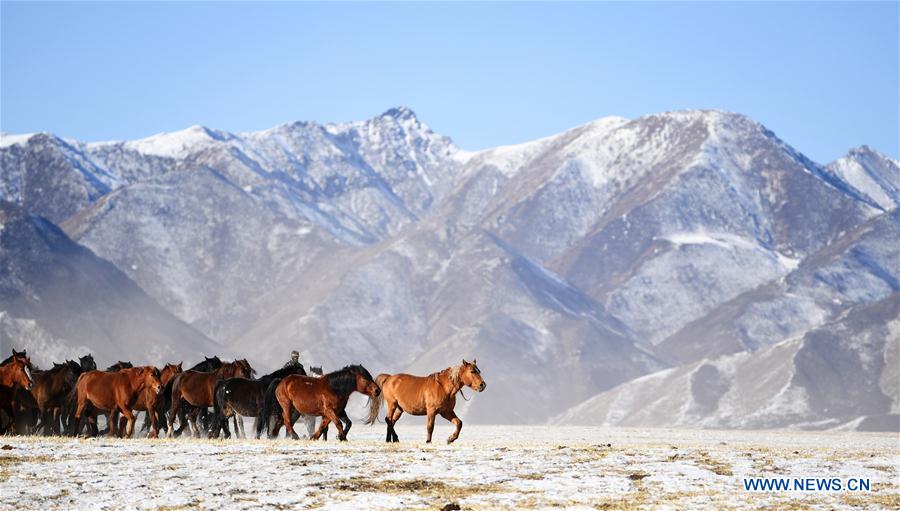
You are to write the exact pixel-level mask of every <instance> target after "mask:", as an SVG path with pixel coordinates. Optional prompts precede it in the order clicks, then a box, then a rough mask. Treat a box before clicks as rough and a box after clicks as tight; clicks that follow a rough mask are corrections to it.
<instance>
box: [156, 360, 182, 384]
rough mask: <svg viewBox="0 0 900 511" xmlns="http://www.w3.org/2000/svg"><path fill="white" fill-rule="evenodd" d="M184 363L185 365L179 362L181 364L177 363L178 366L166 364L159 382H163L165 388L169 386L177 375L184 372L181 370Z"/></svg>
mask: <svg viewBox="0 0 900 511" xmlns="http://www.w3.org/2000/svg"><path fill="white" fill-rule="evenodd" d="M183 363H184V362H179V363H177V364H166V365H165V366H164V367H163V370H162V373H161V375H160V377H159V381H160V382H162V384H163V386H166V385H168V384H169V380H171V379H172V378H174V377H175V375H177V374H178V373H181V372H183V369H182V368H181V365H182V364H183Z"/></svg>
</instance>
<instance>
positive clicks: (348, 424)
mask: <svg viewBox="0 0 900 511" xmlns="http://www.w3.org/2000/svg"><path fill="white" fill-rule="evenodd" d="M340 419H341V422H343V423H344V439H346V438H347V435H349V434H350V428H352V427H353V421H351V420H350V417H347V410H344V411H342V412H341V416H340Z"/></svg>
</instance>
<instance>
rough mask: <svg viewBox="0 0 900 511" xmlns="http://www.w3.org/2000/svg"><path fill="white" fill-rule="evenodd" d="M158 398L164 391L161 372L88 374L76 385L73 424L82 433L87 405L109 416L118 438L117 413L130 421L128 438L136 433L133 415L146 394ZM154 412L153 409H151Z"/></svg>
mask: <svg viewBox="0 0 900 511" xmlns="http://www.w3.org/2000/svg"><path fill="white" fill-rule="evenodd" d="M148 389H149V390H150V392H151V393H152V394H153V395H154V396H156V395H158V394H159V392H160V391H161V390H162V383H161V382H160V381H159V369H157V368H155V367H152V366H147V367H131V368H127V369H122V370H120V371H118V372H114V373H113V372H106V371H88V372H86V373H84V374H82V375H81V376H80V377H79V378H78V382H77V383H76V384H75V393H76V398H77V403H78V404H77V406H76V408H75V418H74V422H75V424H76V425H77V430H76V431H79V430H80V429H81V418H82V415H83V414H84V413H85V409H86V408H87V406H88V405H92V406H93V407H94V408H96V409H98V410H101V411H105V412H106V413H107V414H109V417H110V421H109V427H110V432H111V433H112V434H113V435H115V434H116V426H117V424H116V422H117V421H116V420H115V415H114V412H119V413H121V414H122V415H124V416H125V418H126V419H128V423H127V430H126V432H125V436H127V437H129V438H130V437H131V435H132V434H133V433H134V413H133V412H132V410H134V409H135V406H136V405H137V403H138V402H139V401H143V400H145V399H146V395H147V394H146V393H145V390H148ZM151 409H152V407H151Z"/></svg>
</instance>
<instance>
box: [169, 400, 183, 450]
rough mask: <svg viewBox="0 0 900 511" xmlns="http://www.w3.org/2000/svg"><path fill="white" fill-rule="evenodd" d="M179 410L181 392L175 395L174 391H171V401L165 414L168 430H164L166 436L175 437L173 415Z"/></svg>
mask: <svg viewBox="0 0 900 511" xmlns="http://www.w3.org/2000/svg"><path fill="white" fill-rule="evenodd" d="M180 411H181V392H179V393H178V395H177V396H176V395H175V392H174V391H173V392H172V403H171V404H170V405H169V412H168V413H167V414H166V422H167V423H168V431H166V437H168V438H174V437H175V416H176V415H177V414H178V412H180ZM181 425H182V427H184V416H182V418H181Z"/></svg>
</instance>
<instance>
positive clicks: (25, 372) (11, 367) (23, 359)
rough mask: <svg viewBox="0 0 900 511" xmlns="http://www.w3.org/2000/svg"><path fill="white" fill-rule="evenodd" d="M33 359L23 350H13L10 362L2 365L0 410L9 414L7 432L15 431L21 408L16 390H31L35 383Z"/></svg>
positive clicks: (0, 372)
mask: <svg viewBox="0 0 900 511" xmlns="http://www.w3.org/2000/svg"><path fill="white" fill-rule="evenodd" d="M31 369H32V366H31V360H29V359H28V356H27V355H25V352H24V351H23V352H22V353H21V354H19V353H16V352H15V350H13V356H12V357H11V358H10V360H9V361H8V362H6V363H5V364H4V365H2V366H0V410H3V411H4V412H6V415H7V416H9V423H8V424H7V425H6V427H5V428H4V432H5V433H9V432H12V431H14V429H15V427H16V415H17V410H18V408H19V406H18V404H17V403H16V390H17V389H20V388H21V389H25V390H30V389H31V387H32V385H34V379H33V378H32V377H31Z"/></svg>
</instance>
